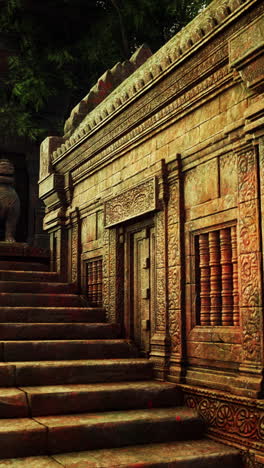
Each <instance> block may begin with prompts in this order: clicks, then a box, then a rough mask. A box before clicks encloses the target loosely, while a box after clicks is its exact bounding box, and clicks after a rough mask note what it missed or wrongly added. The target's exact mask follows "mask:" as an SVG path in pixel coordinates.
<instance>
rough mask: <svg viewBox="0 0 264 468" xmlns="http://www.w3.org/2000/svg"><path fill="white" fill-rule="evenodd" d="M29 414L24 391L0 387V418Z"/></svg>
mask: <svg viewBox="0 0 264 468" xmlns="http://www.w3.org/2000/svg"><path fill="white" fill-rule="evenodd" d="M28 416H29V409H28V401H27V396H26V393H25V392H24V391H23V390H19V389H18V388H0V418H26V417H28Z"/></svg>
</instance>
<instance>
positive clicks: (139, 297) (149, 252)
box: [124, 221, 155, 355]
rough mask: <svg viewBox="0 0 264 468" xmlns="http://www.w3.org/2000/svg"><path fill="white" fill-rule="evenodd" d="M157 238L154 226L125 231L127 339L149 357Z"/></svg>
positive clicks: (137, 226)
mask: <svg viewBox="0 0 264 468" xmlns="http://www.w3.org/2000/svg"><path fill="white" fill-rule="evenodd" d="M154 252H155V237H154V226H153V223H152V222H150V221H148V222H142V223H137V224H133V225H132V226H128V227H127V228H126V231H125V264H124V266H125V316H124V319H125V320H124V325H125V330H126V336H127V337H128V338H131V339H133V340H134V342H135V344H136V345H137V346H138V348H139V350H140V351H141V353H142V355H148V353H149V350H150V336H151V325H152V311H153V298H154V284H155V283H154V271H155V268H154V258H155V255H154Z"/></svg>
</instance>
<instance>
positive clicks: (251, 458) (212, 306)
mask: <svg viewBox="0 0 264 468" xmlns="http://www.w3.org/2000/svg"><path fill="white" fill-rule="evenodd" d="M263 10H264V5H263V2H260V1H259V0H246V1H240V0H235V1H233V0H228V1H227V2H226V1H225V2H223V1H222V0H214V1H213V2H212V3H211V4H210V6H209V8H208V9H206V10H205V11H204V12H202V13H201V14H200V15H199V16H198V17H197V18H196V20H195V21H194V22H192V23H191V24H190V25H189V26H188V27H187V28H185V30H183V31H182V32H181V33H180V34H179V35H177V36H176V37H175V38H173V39H172V40H171V41H170V42H169V43H168V44H166V45H165V46H164V47H163V48H162V49H161V50H160V51H158V52H157V53H156V54H154V56H153V57H151V58H149V59H148V60H147V61H146V63H145V64H143V65H142V66H141V67H139V68H138V69H137V71H135V72H134V73H133V74H132V75H131V76H130V77H129V78H127V79H126V80H124V81H123V82H122V83H121V84H120V85H119V86H118V87H117V88H115V91H114V92H113V93H110V94H108V95H107V96H106V97H105V99H102V101H101V102H100V103H98V105H97V106H96V108H95V109H93V110H91V111H90V112H89V113H88V114H87V115H83V114H81V115H79V117H80V120H81V123H80V125H79V124H78V122H77V121H76V122H77V123H76V122H75V124H76V125H75V124H74V126H73V128H71V130H70V133H71V136H70V137H69V136H67V135H68V134H67V135H65V136H64V137H61V138H60V137H50V138H48V139H47V140H46V141H45V142H44V143H43V145H42V153H41V171H40V196H41V198H42V199H43V201H44V203H45V205H46V214H45V228H46V230H47V231H49V232H50V235H51V243H52V246H53V247H52V248H53V250H54V255H53V257H54V268H57V269H58V270H59V271H61V272H67V278H68V279H70V280H71V281H74V282H76V283H77V284H79V286H80V289H81V291H82V292H83V294H88V296H89V294H90V293H89V290H88V289H89V288H88V283H89V278H88V277H87V275H88V273H87V272H89V271H92V270H91V268H92V267H91V268H90V266H89V265H92V264H93V265H96V264H99V263H100V265H101V267H100V268H101V270H100V275H101V276H102V282H101V283H100V288H102V301H103V305H104V307H105V309H106V311H107V317H108V320H109V321H111V322H119V323H120V324H121V327H122V329H123V332H124V334H125V333H126V332H127V328H126V326H127V323H132V324H135V329H137V330H141V332H142V333H143V331H144V333H145V335H144V337H146V336H149V349H148V351H147V353H148V356H149V358H150V359H151V360H152V361H153V363H154V371H155V376H156V377H157V378H159V379H168V380H171V381H174V382H178V383H179V385H181V386H182V389H183V391H184V393H185V394H186V403H187V404H188V405H189V406H193V407H195V408H197V409H198V411H199V412H200V414H201V415H202V416H203V417H204V418H205V419H206V421H207V422H208V424H209V426H210V430H209V433H210V435H211V436H212V437H217V438H218V439H223V440H225V441H226V442H227V443H230V444H233V445H235V446H239V447H240V448H241V449H242V450H244V451H245V454H246V455H245V458H247V460H248V461H247V463H248V466H252V467H253V466H254V467H257V466H259V465H260V464H261V463H262V461H263V459H264V458H263V457H264V454H263V448H262V446H263V443H262V432H263V430H262V429H263V428H262V426H263V407H262V406H263V405H262V398H263V367H264V366H263V358H264V357H263V331H264V327H263V303H262V301H263V299H262V297H263V287H262V284H263V264H264V261H263V258H264V257H263V255H264V253H263V236H264V232H263V221H262V219H263V206H264V205H263V201H264V185H263V180H264V174H263V167H264V164H263V161H264V149H263V148H264V143H263V141H264V124H263V118H264V98H263V94H262V93H263V89H264V87H263V79H264V78H263V65H264V64H263V61H264V58H263V39H264V38H263ZM251 38H254V40H253V42H252V40H251ZM252 44H253V46H252ZM150 72H151V73H150ZM117 97H118V99H117ZM81 108H82V106H80V107H78V106H77V108H76V109H75V110H74V112H75V113H76V112H77V111H78V112H79V110H80V109H81ZM77 117H78V115H77ZM79 117H78V118H79ZM77 120H78V119H77ZM69 123H70V121H69ZM78 125H79V126H78ZM139 233H141V234H140V235H139ZM140 236H141V237H140ZM135 239H137V240H138V244H136V240H135ZM138 246H140V247H138ZM137 248H138V249H139V250H138V251H137V250H136V249H137ZM140 249H141V250H140ZM65 252H67V255H65ZM135 258H136V259H138V260H135ZM96 262H97V263H96ZM98 262H99V263H98ZM135 262H138V263H135ZM65 263H66V264H65ZM87 265H88V266H87ZM89 268H90V270H89ZM91 274H92V273H91ZM100 275H99V276H100ZM101 276H100V278H101ZM141 280H142V281H141ZM100 281H101V279H100ZM141 283H142V284H141ZM89 284H91V281H90V283H89ZM93 284H95V283H93ZM141 286H142V287H141ZM138 287H139V293H138V295H137V294H134V291H135V290H136V291H137V288H138ZM87 288H88V289H87ZM126 288H128V289H129V294H127V291H126ZM140 288H141V289H140ZM89 297H90V296H89ZM129 301H130V302H129ZM137 301H138V303H137ZM135 302H136V306H135ZM142 304H143V305H142ZM137 305H138V309H137V311H136V313H135V307H137ZM143 309H144V313H145V316H144V317H143V316H142V317H141V316H140V313H141V310H143ZM138 311H139V312H138ZM146 311H147V312H146ZM137 314H139V316H140V317H139V318H138V315H137ZM137 321H138V322H137ZM130 329H131V330H132V332H131V333H128V335H127V336H128V337H129V338H132V339H133V327H130ZM231 394H232V396H230V395H231Z"/></svg>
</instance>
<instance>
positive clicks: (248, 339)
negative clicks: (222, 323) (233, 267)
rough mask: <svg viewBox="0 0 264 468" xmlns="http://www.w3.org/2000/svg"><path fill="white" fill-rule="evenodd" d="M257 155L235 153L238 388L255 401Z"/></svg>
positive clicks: (259, 339)
mask: <svg viewBox="0 0 264 468" xmlns="http://www.w3.org/2000/svg"><path fill="white" fill-rule="evenodd" d="M258 194H259V183H258V162H257V152H256V150H255V148H254V147H252V146H247V147H244V148H243V149H241V150H240V151H239V152H238V196H239V200H238V201H239V219H238V233H237V235H238V271H239V280H240V281H239V297H240V315H241V317H240V318H241V326H242V362H241V365H240V378H239V380H240V384H241V387H244V388H245V389H247V395H248V396H252V397H258V396H259V394H260V392H261V386H262V369H263V299H262V291H263V286H262V284H263V283H262V281H263V280H262V277H263V275H262V265H261V264H262V260H261V242H260V217H259V198H258Z"/></svg>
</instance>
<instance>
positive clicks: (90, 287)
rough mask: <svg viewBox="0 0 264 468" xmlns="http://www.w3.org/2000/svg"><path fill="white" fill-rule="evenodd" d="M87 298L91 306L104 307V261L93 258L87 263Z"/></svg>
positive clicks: (99, 258) (100, 258)
mask: <svg viewBox="0 0 264 468" xmlns="http://www.w3.org/2000/svg"><path fill="white" fill-rule="evenodd" d="M86 281H87V282H86V288H87V298H88V301H89V302H90V304H91V305H95V306H99V307H101V306H102V303H103V260H102V257H96V258H92V259H91V260H88V261H87V262H86Z"/></svg>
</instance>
